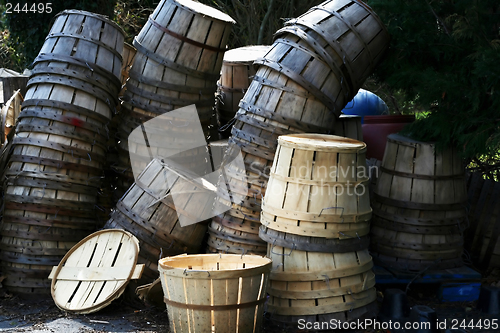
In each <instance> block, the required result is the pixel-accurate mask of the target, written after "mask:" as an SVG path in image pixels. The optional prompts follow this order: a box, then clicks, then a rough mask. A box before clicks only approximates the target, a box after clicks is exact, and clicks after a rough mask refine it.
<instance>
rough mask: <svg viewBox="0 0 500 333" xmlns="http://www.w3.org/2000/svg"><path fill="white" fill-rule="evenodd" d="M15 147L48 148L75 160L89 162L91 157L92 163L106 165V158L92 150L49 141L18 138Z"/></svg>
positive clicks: (14, 142)
mask: <svg viewBox="0 0 500 333" xmlns="http://www.w3.org/2000/svg"><path fill="white" fill-rule="evenodd" d="M12 144H13V145H27V146H35V147H40V148H47V149H52V150H56V151H60V152H63V153H66V154H69V155H72V156H73V158H82V159H86V160H89V157H90V159H91V160H92V161H96V162H101V163H105V162H106V157H105V156H103V155H100V154H97V153H94V152H91V151H90V150H86V149H81V148H76V147H73V146H68V145H63V144H60V143H55V142H52V141H48V140H41V139H34V138H21V137H16V138H14V140H13V141H12Z"/></svg>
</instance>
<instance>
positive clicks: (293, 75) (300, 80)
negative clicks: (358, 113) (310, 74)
mask: <svg viewBox="0 0 500 333" xmlns="http://www.w3.org/2000/svg"><path fill="white" fill-rule="evenodd" d="M254 64H258V65H262V66H267V67H269V68H271V69H274V70H275V71H277V72H279V73H281V74H283V75H285V76H287V77H289V78H290V79H292V80H294V81H295V82H297V84H299V85H301V86H302V87H304V88H305V89H307V90H309V91H310V92H311V93H312V94H313V95H314V96H315V97H316V98H317V99H318V100H319V101H320V102H322V103H323V104H324V105H325V106H327V107H328V108H329V109H330V110H332V111H333V113H334V114H335V115H336V116H337V117H339V116H340V114H341V111H342V109H343V108H341V107H340V106H339V105H337V103H336V102H335V101H334V100H332V99H331V98H330V97H329V96H328V95H326V94H325V93H324V92H322V91H321V90H320V89H319V88H318V87H316V86H314V85H312V84H311V83H310V82H309V81H307V80H306V79H305V78H304V77H303V76H302V75H300V74H298V73H297V72H295V71H294V70H292V69H290V68H288V67H285V66H283V65H282V64H280V63H279V62H277V61H274V60H270V59H258V60H256V61H255V62H254Z"/></svg>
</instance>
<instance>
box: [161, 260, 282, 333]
mask: <svg viewBox="0 0 500 333" xmlns="http://www.w3.org/2000/svg"><path fill="white" fill-rule="evenodd" d="M271 263H272V261H271V259H269V258H265V257H261V256H256V255H235V254H196V255H186V254H183V255H178V256H175V257H167V258H163V259H160V261H159V263H158V270H159V271H160V279H161V285H162V288H163V293H164V296H165V298H164V300H165V303H166V305H167V311H168V318H169V321H170V329H171V331H172V332H193V333H198V332H217V333H221V332H227V333H234V332H240V333H243V332H259V331H260V326H261V323H262V316H263V310H264V302H265V300H266V287H267V283H268V279H269V274H270V271H271Z"/></svg>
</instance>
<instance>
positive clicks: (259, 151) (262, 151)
mask: <svg viewBox="0 0 500 333" xmlns="http://www.w3.org/2000/svg"><path fill="white" fill-rule="evenodd" d="M233 127H234V126H233ZM228 142H229V143H230V144H234V145H237V146H238V147H240V148H241V150H242V151H243V152H245V153H247V154H250V155H254V156H258V157H261V158H264V159H266V160H268V161H271V162H272V161H273V160H274V154H275V152H276V150H275V149H272V148H268V147H266V146H260V147H255V146H254V145H253V144H252V143H251V142H249V141H247V140H244V139H241V138H238V137H236V136H231V137H230V138H229V141H228ZM245 163H246V161H245ZM251 165H252V163H249V164H248V165H247V166H251ZM252 170H253V171H255V167H254V168H253V169H252ZM264 170H265V168H262V170H260V171H263V172H265V171H264ZM268 173H269V171H268Z"/></svg>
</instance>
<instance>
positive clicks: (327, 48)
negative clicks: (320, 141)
mask: <svg viewBox="0 0 500 333" xmlns="http://www.w3.org/2000/svg"><path fill="white" fill-rule="evenodd" d="M388 44H389V35H388V33H387V31H386V29H385V27H384V26H383V24H382V22H381V21H380V19H379V18H378V17H377V16H376V14H375V13H374V12H373V11H372V10H371V8H369V7H368V6H367V5H366V4H364V3H363V2H362V1H359V0H356V1H348V0H332V1H326V2H324V3H322V4H320V5H319V6H316V7H313V8H311V9H310V10H309V11H308V12H307V13H305V14H303V15H302V16H300V17H298V18H297V19H293V20H291V21H289V22H287V23H286V26H285V27H284V28H282V29H281V30H279V31H278V32H277V33H276V39H275V41H274V43H273V44H272V45H271V48H270V50H269V51H268V52H267V53H266V54H265V55H264V56H263V58H262V59H260V60H257V61H256V62H255V64H256V65H260V67H259V68H258V70H257V72H256V74H255V76H254V78H253V81H252V82H251V84H250V86H249V88H248V90H247V91H246V93H245V95H244V96H243V98H242V99H241V101H240V103H239V107H240V109H239V110H238V112H237V114H236V116H235V119H236V121H235V124H234V125H233V128H232V132H231V133H232V136H231V138H230V139H229V145H228V151H230V152H231V151H234V150H237V149H241V151H242V153H243V156H244V160H245V166H246V170H234V169H229V170H227V174H226V176H227V177H226V182H227V184H228V186H231V188H232V191H233V192H237V194H238V195H246V199H245V200H241V201H238V202H234V200H232V199H231V198H226V199H221V200H222V201H224V202H223V203H224V204H226V205H230V206H231V209H230V210H228V211H227V212H226V213H224V214H222V215H219V216H217V217H215V218H214V219H213V221H212V224H211V228H210V229H209V234H210V235H209V239H208V248H207V251H209V252H214V251H227V252H231V253H241V252H252V253H258V254H264V253H265V252H266V243H265V242H264V241H262V240H260V239H259V237H258V228H259V226H260V212H261V200H262V197H263V196H264V195H265V192H266V187H267V180H268V177H269V169H270V167H271V165H272V162H273V159H274V156H275V151H276V148H277V146H278V142H277V138H278V136H280V135H287V134H294V133H305V132H309V133H327V134H338V135H342V136H351V137H354V138H358V139H361V136H360V132H359V123H356V122H358V121H359V119H357V118H339V116H340V114H341V110H342V109H343V108H344V106H345V105H346V104H347V103H348V102H349V101H350V100H352V98H353V97H354V96H355V95H356V93H357V91H358V90H359V88H360V87H361V85H362V84H363V82H364V81H365V79H366V78H367V77H368V75H370V73H372V71H373V70H374V68H375V67H376V66H377V64H378V63H379V62H380V60H381V57H382V55H383V53H384V51H385V49H386V48H387V47H388ZM347 123H349V124H351V125H353V126H351V125H348V124H347ZM351 129H353V131H352V130H351ZM346 131H347V132H346ZM349 132H351V133H349ZM229 155H231V156H234V154H232V153H231V154H229ZM242 174H244V175H246V177H247V178H246V181H242V178H241V177H238V176H241V175H242Z"/></svg>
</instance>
